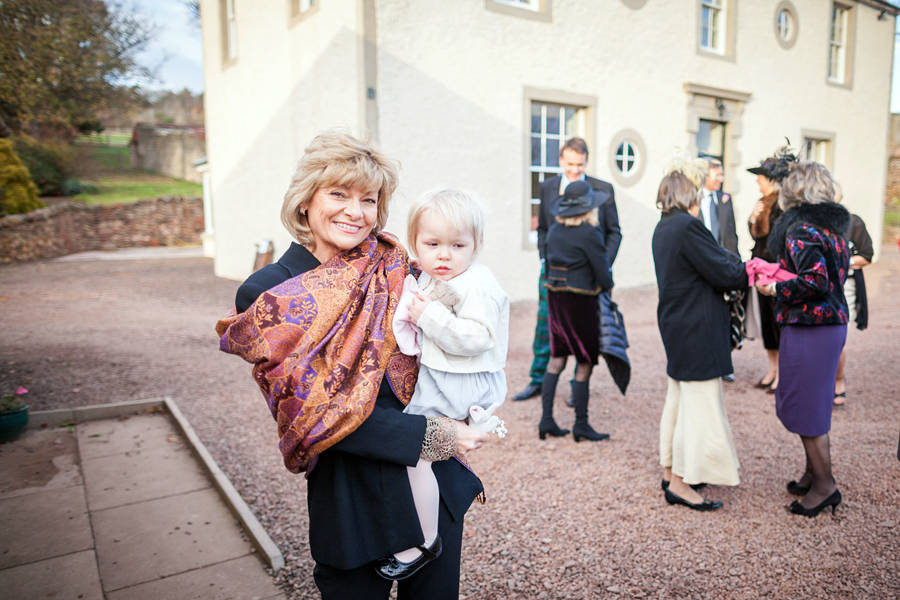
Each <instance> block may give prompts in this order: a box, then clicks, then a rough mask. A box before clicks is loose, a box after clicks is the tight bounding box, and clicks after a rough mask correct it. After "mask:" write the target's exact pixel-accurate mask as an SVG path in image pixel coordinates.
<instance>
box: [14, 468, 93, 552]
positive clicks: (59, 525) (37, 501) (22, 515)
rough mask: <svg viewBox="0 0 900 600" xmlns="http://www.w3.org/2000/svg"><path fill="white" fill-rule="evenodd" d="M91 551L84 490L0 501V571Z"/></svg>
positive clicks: (53, 491)
mask: <svg viewBox="0 0 900 600" xmlns="http://www.w3.org/2000/svg"><path fill="white" fill-rule="evenodd" d="M93 547H94V540H93V538H92V536H91V523H90V520H89V518H88V512H87V504H86V502H85V498H84V488H82V487H80V486H78V487H70V488H64V489H59V490H49V491H45V492H39V493H35V494H29V495H27V496H18V497H15V498H7V499H5V500H0V569H6V568H8V567H16V566H19V565H24V564H27V563H30V562H35V561H39V560H44V559H47V558H52V557H55V556H61V555H64V554H69V553H71V552H77V551H79V550H87V549H89V548H93Z"/></svg>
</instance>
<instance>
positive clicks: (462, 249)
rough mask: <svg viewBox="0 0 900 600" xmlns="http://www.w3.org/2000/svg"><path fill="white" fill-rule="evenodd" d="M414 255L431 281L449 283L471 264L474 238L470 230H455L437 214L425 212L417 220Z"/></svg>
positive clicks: (473, 252) (473, 254)
mask: <svg viewBox="0 0 900 600" xmlns="http://www.w3.org/2000/svg"><path fill="white" fill-rule="evenodd" d="M416 255H417V256H418V257H419V266H420V267H421V268H422V270H423V271H425V272H426V273H428V274H429V275H430V276H431V277H432V278H434V279H440V280H441V281H450V280H451V279H453V278H454V277H456V276H457V275H462V274H463V273H465V272H466V269H468V268H469V265H470V264H472V257H474V256H475V236H474V235H472V232H471V231H456V230H455V229H453V228H452V227H450V225H449V224H447V223H446V222H445V221H444V220H443V219H441V218H440V217H439V216H438V215H435V214H434V213H432V212H431V211H427V212H425V213H424V214H423V215H422V216H421V218H420V219H419V231H418V234H417V235H416Z"/></svg>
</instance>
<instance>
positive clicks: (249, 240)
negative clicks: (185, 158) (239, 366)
mask: <svg viewBox="0 0 900 600" xmlns="http://www.w3.org/2000/svg"><path fill="white" fill-rule="evenodd" d="M223 4H224V3H220V1H219V0H202V1H201V15H202V20H203V23H202V26H203V52H204V76H205V89H204V103H205V106H204V109H205V112H206V123H207V130H206V133H207V150H208V151H207V156H208V160H209V167H210V186H211V193H212V198H213V202H214V206H215V210H214V217H213V218H214V220H215V221H214V230H215V235H216V262H215V265H216V266H215V269H216V274H217V275H218V276H220V277H228V278H231V279H243V278H245V277H246V276H247V275H249V273H250V271H251V268H252V266H253V261H254V258H255V256H256V244H257V243H258V242H259V241H260V240H261V239H269V240H272V241H273V242H274V246H275V254H276V256H278V255H280V254H281V253H282V252H284V250H286V249H287V247H288V246H289V245H290V242H291V238H290V237H289V236H288V234H287V232H285V231H284V228H283V227H282V226H281V222H280V220H279V212H280V209H281V202H282V199H283V198H284V193H285V190H287V187H288V184H289V183H290V178H291V174H292V173H293V171H294V168H295V166H296V164H297V160H298V159H299V158H300V156H301V155H302V153H303V149H304V147H305V146H306V144H307V143H309V141H310V140H311V139H312V138H313V137H314V136H315V134H316V133H318V132H319V131H321V130H323V129H326V128H328V127H331V126H334V125H345V126H350V127H358V126H359V125H360V123H361V118H360V111H359V109H358V107H359V102H360V85H359V78H360V72H359V69H358V68H357V66H358V64H359V61H358V53H359V45H360V40H359V37H358V35H357V33H356V32H357V29H358V21H359V18H360V17H359V15H358V14H357V8H358V7H357V2H356V1H355V0H327V1H324V0H323V1H321V2H320V5H319V6H318V7H317V8H315V9H313V10H314V12H313V13H312V14H310V15H308V16H307V17H306V18H303V19H297V18H292V17H291V16H290V13H289V3H288V2H287V0H283V1H276V2H271V3H259V2H256V1H254V0H235V15H236V22H237V53H238V55H237V59H236V60H234V61H232V62H231V63H230V64H225V61H223V51H222V44H223V40H222V29H221V26H220V9H221V7H222V5H223Z"/></svg>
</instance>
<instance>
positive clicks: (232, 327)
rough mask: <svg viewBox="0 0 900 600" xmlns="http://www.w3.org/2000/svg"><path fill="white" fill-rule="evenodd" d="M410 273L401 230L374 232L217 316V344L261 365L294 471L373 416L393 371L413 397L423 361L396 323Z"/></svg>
mask: <svg viewBox="0 0 900 600" xmlns="http://www.w3.org/2000/svg"><path fill="white" fill-rule="evenodd" d="M408 273H409V264H408V258H407V255H406V251H405V250H404V249H403V246H401V245H400V243H399V241H398V240H397V238H396V237H394V236H393V235H391V234H388V233H379V234H377V236H371V235H370V236H369V237H368V238H366V239H365V241H363V242H362V243H361V244H360V245H359V246H357V247H356V248H354V249H352V250H348V251H346V252H342V253H340V254H338V255H336V256H334V257H333V258H332V259H331V260H329V261H328V262H327V263H325V264H323V265H320V266H319V267H317V268H315V269H313V270H312V271H307V272H306V273H303V274H301V275H298V276H297V277H294V278H293V279H289V280H287V281H285V282H283V283H281V284H279V285H277V286H276V287H274V288H272V289H271V290H269V291H267V292H264V293H263V294H261V295H260V296H259V298H257V300H256V302H254V303H253V305H252V306H251V307H250V308H248V309H247V310H246V311H245V312H243V313H242V314H240V315H237V316H231V317H228V318H227V319H223V320H221V321H219V322H218V323H217V324H216V332H217V333H218V334H219V335H220V336H221V338H222V339H221V342H220V344H219V349H220V350H222V351H223V352H227V353H229V354H236V355H238V356H240V357H241V358H243V359H244V360H246V361H247V362H250V363H253V378H254V379H255V380H256V383H257V385H258V386H259V389H260V390H261V391H262V393H263V396H265V398H266V402H268V404H269V410H270V411H271V412H272V416H273V417H274V418H275V420H276V422H277V423H278V435H279V437H280V438H281V441H280V442H279V448H280V449H281V453H282V455H283V456H284V465H285V466H286V467H287V468H288V470H289V471H291V472H292V473H299V472H301V471H311V470H312V469H313V467H315V464H316V457H317V456H318V455H319V454H321V453H322V452H324V451H325V450H327V449H328V448H330V447H331V446H333V445H334V444H336V443H337V442H339V441H340V440H342V439H343V438H344V437H346V436H347V435H349V434H350V433H351V432H353V431H354V430H355V429H356V428H357V427H359V426H360V424H361V423H362V422H363V421H365V420H366V419H367V418H368V416H369V415H370V414H371V412H372V408H373V407H374V406H375V399H376V398H377V396H378V388H379V386H380V384H381V380H382V377H384V376H385V375H387V378H388V381H389V383H390V384H391V387H392V388H393V390H394V392H395V393H396V394H397V397H398V398H399V399H400V401H401V402H403V403H404V404H408V403H409V400H410V398H411V397H412V394H413V390H414V389H415V385H416V378H417V376H418V366H417V364H416V360H415V358H413V357H409V356H405V355H404V354H402V353H401V352H400V350H399V349H398V348H397V342H396V340H395V339H394V333H393V330H392V329H391V322H392V320H393V316H394V310H395V309H396V307H397V302H398V300H399V299H400V293H401V292H402V290H403V280H404V278H405V277H406V275H407V274H408Z"/></svg>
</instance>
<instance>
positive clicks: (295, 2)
mask: <svg viewBox="0 0 900 600" xmlns="http://www.w3.org/2000/svg"><path fill="white" fill-rule="evenodd" d="M311 2H312V3H311V5H310V7H309V8H308V9H306V10H305V11H301V10H300V0H288V28H291V27H293V26H294V25H296V24H297V23H299V22H300V21H303V20H304V19H307V18H309V17H311V16H312V15H314V14H316V13H317V12H319V4H321V3H322V0H311Z"/></svg>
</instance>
